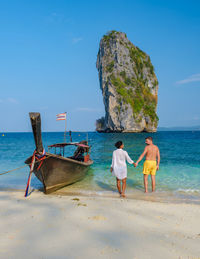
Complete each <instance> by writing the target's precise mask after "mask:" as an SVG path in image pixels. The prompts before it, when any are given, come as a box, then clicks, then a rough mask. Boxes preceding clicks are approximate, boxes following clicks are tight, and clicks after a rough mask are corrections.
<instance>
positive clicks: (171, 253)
mask: <svg viewBox="0 0 200 259" xmlns="http://www.w3.org/2000/svg"><path fill="white" fill-rule="evenodd" d="M0 208H1V209H0V214H1V221H0V229H1V238H0V258H70V259H71V258H124V259H125V258H138V259H146V258H159V259H160V258H162V259H164V258H187V259H188V258H191V259H197V258H200V206H199V205H193V204H170V203H160V202H150V201H141V200H133V199H131V200H130V199H120V198H105V197H94V198H93V197H83V196H79V197H77V196H58V195H56V196H55V195H54V196H53V195H51V196H46V195H44V194H43V193H41V192H33V193H32V194H31V196H30V197H28V198H24V197H23V193H22V192H19V191H18V192H8V191H4V192H3V191H2V192H0Z"/></svg>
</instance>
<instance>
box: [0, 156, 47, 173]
mask: <svg viewBox="0 0 200 259" xmlns="http://www.w3.org/2000/svg"><path fill="white" fill-rule="evenodd" d="M50 157H51V155H48V157H45V158H44V159H43V160H45V159H48V158H50ZM37 163H41V161H40V160H38V161H36V162H35V164H37ZM30 165H31V163H30V164H26V165H23V166H20V167H17V168H14V169H12V170H8V171H5V172H2V173H0V175H4V174H9V173H12V172H14V171H17V170H20V169H22V168H24V167H27V166H30Z"/></svg>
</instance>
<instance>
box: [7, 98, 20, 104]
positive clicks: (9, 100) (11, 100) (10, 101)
mask: <svg viewBox="0 0 200 259" xmlns="http://www.w3.org/2000/svg"><path fill="white" fill-rule="evenodd" d="M7 101H8V102H9V103H14V104H17V103H18V101H17V100H16V99H14V98H12V97H9V98H8V99H7Z"/></svg>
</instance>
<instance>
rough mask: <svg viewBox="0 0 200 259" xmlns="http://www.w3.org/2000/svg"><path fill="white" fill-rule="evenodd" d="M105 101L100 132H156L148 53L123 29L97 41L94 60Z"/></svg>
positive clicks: (155, 86) (98, 124)
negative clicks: (129, 37)
mask: <svg viewBox="0 0 200 259" xmlns="http://www.w3.org/2000/svg"><path fill="white" fill-rule="evenodd" d="M96 66H97V69H98V72H99V81H100V87H101V90H102V94H103V100H104V105H105V117H102V118H101V119H99V120H97V122H96V130H97V131H99V132H141V131H147V132H155V131H156V130H157V124H158V116H157V114H156V108H157V92H158V80H157V78H156V75H155V73H154V67H153V65H152V64H151V60H150V57H149V56H148V55H147V54H146V53H144V52H143V51H142V50H140V49H139V48H138V47H136V46H135V45H133V44H132V43H131V42H130V41H129V40H128V39H127V36H126V34H125V33H122V32H117V31H111V32H109V33H108V34H107V35H104V36H103V38H102V39H101V41H100V47H99V52H98V56H97V63H96Z"/></svg>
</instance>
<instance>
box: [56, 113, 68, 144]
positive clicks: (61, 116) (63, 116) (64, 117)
mask: <svg viewBox="0 0 200 259" xmlns="http://www.w3.org/2000/svg"><path fill="white" fill-rule="evenodd" d="M56 120H57V121H63V120H65V132H64V142H65V143H66V132H67V113H66V112H64V113H59V114H57V115H56Z"/></svg>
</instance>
